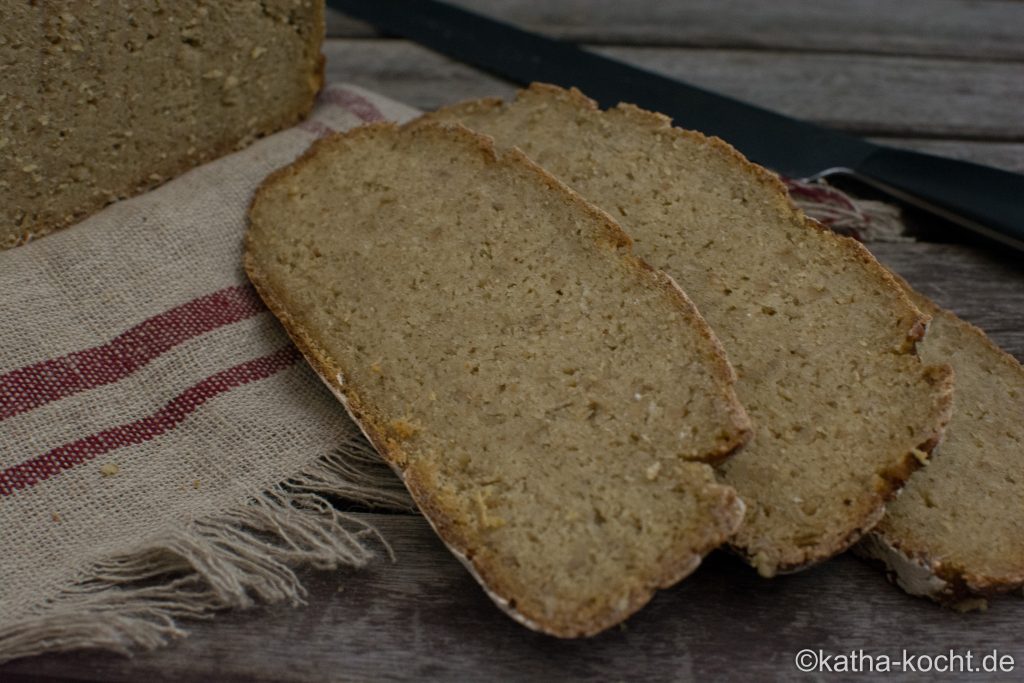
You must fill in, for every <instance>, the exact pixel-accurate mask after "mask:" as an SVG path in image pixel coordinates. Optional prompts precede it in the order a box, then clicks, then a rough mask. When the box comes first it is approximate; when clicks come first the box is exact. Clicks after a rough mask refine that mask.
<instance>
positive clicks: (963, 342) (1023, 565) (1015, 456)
mask: <svg viewBox="0 0 1024 683" xmlns="http://www.w3.org/2000/svg"><path fill="white" fill-rule="evenodd" d="M904 284H905V283H904ZM905 286H906V290H907V293H908V294H910V296H911V298H912V299H913V300H914V302H915V303H916V304H917V305H918V306H919V307H920V308H921V310H923V311H925V312H926V313H928V314H930V315H931V316H932V321H931V324H930V326H929V330H928V336H927V337H925V340H924V342H923V343H922V344H921V346H920V349H921V357H922V358H923V359H924V360H925V362H928V363H951V364H952V365H953V368H954V369H955V371H956V377H957V380H956V400H955V406H954V408H953V419H952V420H951V421H950V423H949V427H948V429H947V430H946V436H945V439H944V440H943V443H942V445H941V446H940V451H939V453H938V454H937V455H936V457H935V458H934V460H932V461H930V462H929V463H928V465H927V467H925V468H924V469H923V470H921V471H920V472H918V473H916V474H915V475H914V476H913V477H911V479H910V481H909V482H908V483H907V486H906V488H905V489H904V490H903V492H902V494H901V495H900V497H899V498H897V499H896V500H895V501H893V502H892V503H890V504H889V508H888V511H887V512H886V514H885V517H883V518H882V521H881V523H879V525H878V526H877V527H875V529H874V531H873V532H872V533H871V534H870V535H869V536H868V537H867V538H865V539H864V540H863V541H862V542H861V543H860V544H859V545H858V547H857V550H858V551H859V552H860V553H861V554H864V555H868V556H869V557H872V558H875V559H878V560H881V561H882V562H884V563H885V564H886V565H887V567H888V568H889V570H890V571H891V572H893V576H894V578H895V580H896V582H897V583H898V584H899V585H900V586H901V587H903V588H904V589H905V590H906V591H907V592H909V593H911V594H914V595H924V596H928V597H930V598H932V599H934V600H936V601H939V602H943V603H947V604H950V605H952V606H954V607H957V608H960V609H966V608H972V607H980V606H983V605H984V603H985V597H986V596H991V595H995V594H997V593H1003V592H1007V591H1012V590H1019V589H1020V588H1021V587H1022V586H1024V369H1022V368H1021V364H1020V362H1018V361H1017V359H1016V358H1014V357H1013V356H1011V355H1010V354H1008V353H1005V352H1004V351H1002V350H1001V349H999V348H998V347H997V346H996V345H995V344H993V343H992V342H991V341H990V340H989V339H988V337H986V336H985V334H984V333H983V332H982V331H981V330H979V329H978V328H976V327H974V326H972V325H970V324H968V323H966V322H964V321H963V320H961V319H960V318H958V317H957V316H956V315H954V314H953V313H951V312H949V311H944V310H942V309H941V308H939V307H938V306H936V305H935V303H933V302H932V301H930V300H929V299H928V298H927V297H925V296H924V295H922V294H919V293H918V292H915V291H914V290H913V289H911V288H910V286H909V285H906V284H905Z"/></svg>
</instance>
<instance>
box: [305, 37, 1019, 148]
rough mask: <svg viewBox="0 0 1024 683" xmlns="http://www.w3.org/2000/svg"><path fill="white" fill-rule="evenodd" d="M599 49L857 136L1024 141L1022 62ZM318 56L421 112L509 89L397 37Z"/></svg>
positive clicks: (341, 45)
mask: <svg viewBox="0 0 1024 683" xmlns="http://www.w3.org/2000/svg"><path fill="white" fill-rule="evenodd" d="M598 51H599V52H601V53H604V54H607V55H609V56H612V57H615V58H618V59H622V60H624V61H626V62H630V63H633V64H636V65H638V66H641V67H644V68H648V69H651V70H654V71H658V72H661V73H665V74H668V75H670V76H674V77H676V78H680V79H682V80H685V81H688V82H690V83H693V84H694V85H699V86H702V87H705V88H708V89H712V90H715V91H716V92H720V93H723V94H726V95H732V96H734V97H738V98H740V99H743V100H747V101H749V102H752V103H754V104H758V105H761V106H764V107H768V108H770V109H774V110H776V111H779V112H782V113H785V114H790V115H792V116H797V117H800V118H804V119H807V120H810V121H815V122H818V123H822V124H824V125H828V126H833V127H836V128H841V129H844V130H849V131H853V132H856V133H860V134H865V135H886V136H904V137H949V138H958V139H964V138H970V139H992V140H1003V141H1018V142H1020V141H1024V117H1022V116H1021V114H1020V111H1021V102H1024V65H1021V64H1016V63H987V62H964V61H953V60H939V59H919V58H898V57H879V56H863V55H861V56H858V55H843V56H840V55H829V54H800V53H786V52H767V51H764V52H758V51H749V50H717V49H715V50H697V49H681V48H635V47H602V48H598ZM324 52H325V54H326V55H327V70H328V71H327V73H328V77H329V78H331V79H334V80H343V81H350V82H353V83H357V84H359V85H364V86H366V87H369V88H373V89H376V90H379V91H380V92H382V93H384V94H386V95H389V96H391V97H394V98H397V99H400V100H403V101H405V102H407V103H409V104H412V105H414V106H418V107H421V108H426V109H433V108H435V107H437V106H439V105H441V104H447V103H450V102H454V101H457V100H460V99H465V98H470V97H481V96H485V95H507V94H510V93H511V92H513V90H514V89H513V88H512V87H511V86H510V85H508V84H507V83H504V82H503V81H500V80H498V79H496V78H493V77H491V76H489V75H487V74H484V73H482V72H480V71H478V70H476V69H473V68H471V67H468V66H465V65H463V64H459V63H456V62H453V61H452V60H449V59H447V58H445V57H442V56H440V55H438V54H437V53H434V52H431V51H429V50H427V49H425V48H423V47H420V46H418V45H415V44H413V43H410V42H407V41H402V40H386V41H385V40H348V39H345V40H329V41H327V42H326V43H325V45H324ZM683 124H684V125H685V121H684V122H683Z"/></svg>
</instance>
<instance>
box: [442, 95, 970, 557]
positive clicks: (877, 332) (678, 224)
mask: <svg viewBox="0 0 1024 683" xmlns="http://www.w3.org/2000/svg"><path fill="white" fill-rule="evenodd" d="M427 119H428V120H433V121H449V122H450V121H460V122H462V123H464V124H465V125H467V126H469V127H470V128H472V129H474V130H477V131H480V132H483V133H486V134H488V135H493V136H494V138H495V139H496V140H497V142H498V144H499V146H504V147H511V146H513V145H516V146H518V147H519V148H521V149H522V150H523V151H524V152H526V153H527V154H528V155H529V156H530V157H531V158H532V159H534V160H535V161H536V162H538V163H539V164H541V165H542V166H543V167H544V168H546V169H547V170H548V171H550V172H551V173H552V174H554V175H555V176H557V177H559V178H561V179H563V180H564V181H565V182H566V183H567V184H568V185H570V186H571V187H572V188H574V189H575V190H576V191H578V192H579V193H580V194H581V195H583V196H584V197H586V198H587V199H589V200H590V201H592V202H594V203H595V204H597V205H598V206H600V207H602V208H604V209H605V210H607V211H608V212H609V213H611V214H612V215H613V216H615V217H616V218H617V219H618V220H621V223H622V225H623V227H624V228H625V229H626V231H627V232H629V234H630V235H631V236H632V237H633V240H634V242H635V248H636V252H637V254H638V255H639V256H640V257H641V258H644V259H646V260H648V261H649V262H650V263H652V264H653V265H654V266H655V267H658V268H663V269H664V270H665V271H667V272H668V273H669V274H670V275H671V276H672V277H674V278H675V279H676V280H678V281H679V283H680V284H681V286H682V287H683V289H684V290H686V292H687V293H688V294H689V295H690V296H691V297H692V298H693V300H694V302H695V303H696V304H697V307H698V308H699V309H700V310H701V313H702V314H703V315H704V316H705V317H706V318H707V320H708V322H709V323H710V324H711V327H712V329H713V330H715V333H716V334H717V335H718V337H719V338H720V339H721V340H722V343H723V345H724V346H725V349H726V352H727V353H728V355H729V358H730V361H731V362H732V363H733V365H734V367H735V368H736V371H737V373H738V375H739V382H738V384H737V393H738V394H739V396H740V400H741V402H743V404H744V406H745V407H746V408H747V410H748V411H749V413H750V416H751V418H752V420H753V422H754V432H755V433H754V438H753V440H752V441H751V443H750V444H749V445H748V446H747V447H746V448H744V450H743V451H742V452H741V453H739V454H737V456H736V457H734V458H732V459H730V460H729V461H728V462H726V463H724V464H723V465H722V467H721V470H720V471H721V477H722V480H723V481H724V482H726V483H728V484H729V485H730V486H733V487H735V488H736V490H737V491H738V492H739V494H740V497H741V498H743V500H744V502H745V503H746V504H747V515H746V517H745V520H744V523H743V527H742V528H741V529H740V531H739V532H738V533H737V535H736V537H735V538H734V539H733V541H732V543H733V546H734V547H735V548H736V549H737V550H738V551H739V552H740V553H742V554H743V555H744V556H745V557H746V558H747V559H748V560H749V561H750V562H751V563H752V564H753V565H754V566H755V567H756V568H757V569H758V571H759V572H761V573H762V574H763V575H765V576H771V575H774V574H776V573H778V572H786V571H793V570H796V569H800V568H802V567H806V566H808V565H810V564H813V563H815V562H818V561H821V560H824V559H826V558H828V557H830V556H832V555H835V554H836V553H839V552H840V551H842V550H844V549H845V548H847V547H848V546H849V545H851V544H852V543H853V542H855V541H856V540H857V539H858V538H860V537H861V535H863V534H864V533H865V532H866V531H867V530H869V529H870V528H871V527H873V526H874V525H875V524H876V523H877V522H878V520H879V519H880V518H881V516H882V513H883V511H884V506H885V501H886V500H887V499H888V498H889V497H890V496H892V494H893V492H894V491H896V490H897V489H898V488H899V487H900V486H901V485H902V484H903V482H904V481H905V480H906V478H907V477H908V476H909V475H910V473H911V472H912V471H913V470H914V469H916V468H917V467H918V466H919V465H920V463H921V461H923V460H924V459H925V458H926V457H927V455H928V453H929V452H930V451H931V449H932V448H933V447H934V446H935V444H936V443H937V442H938V440H939V437H940V435H941V434H942V428H943V425H944V424H945V423H946V421H947V420H948V419H949V412H950V406H951V387H952V385H951V371H950V369H949V368H948V367H945V366H942V367H940V366H936V367H928V368H926V367H924V366H923V365H922V364H921V361H920V359H919V358H918V356H917V355H916V353H915V352H914V344H915V342H916V341H917V340H919V339H920V338H921V336H922V335H923V334H924V330H925V325H924V324H925V322H926V320H927V317H926V316H924V315H923V314H922V313H921V312H920V311H919V310H917V309H916V308H915V307H914V306H913V305H912V304H911V302H910V301H909V300H908V299H907V297H906V295H905V294H904V293H903V291H902V290H901V289H900V287H899V285H898V284H896V282H895V281H894V280H893V279H892V278H891V277H890V276H889V275H888V273H887V272H886V271H885V270H884V269H883V268H882V267H881V266H879V265H878V263H877V262H876V261H875V260H874V259H873V258H872V257H871V255H870V254H869V253H868V252H867V250H865V249H864V248H863V247H862V246H861V245H859V244H858V243H856V242H854V241H853V240H851V239H847V238H841V237H838V236H836V235H834V234H832V233H830V232H828V231H827V230H825V229H824V228H822V227H821V226H820V225H819V224H817V223H816V222H814V221H812V220H810V219H808V218H806V217H805V216H804V215H803V214H802V213H801V212H800V211H799V210H797V209H796V208H795V207H794V205H793V203H792V202H791V201H790V200H789V197H788V195H787V194H786V191H785V189H784V188H783V185H782V184H781V182H780V181H779V180H778V178H777V177H776V176H775V175H774V174H772V173H770V172H768V171H766V170H764V169H763V168H761V167H759V166H755V165H753V164H751V163H749V162H748V161H747V160H746V159H744V158H743V157H742V156H741V155H740V154H739V153H738V152H737V151H736V150H734V149H733V148H732V147H730V146H729V145H727V144H726V143H724V142H722V141H721V140H718V139H717V138H707V137H705V136H703V135H701V134H699V133H696V132H691V131H684V130H680V129H678V128H673V127H672V126H671V124H670V121H669V119H668V118H666V117H664V116H662V115H660V114H654V113H651V112H648V111H644V110H641V109H639V108H637V107H634V106H631V105H619V106H618V107H617V108H615V109H612V110H609V111H606V112H601V111H599V110H598V109H597V107H596V106H595V104H594V103H593V102H592V101H591V100H589V99H587V98H586V97H584V96H583V95H582V94H581V93H579V92H578V91H576V90H571V91H566V90H562V89H559V88H555V87H552V86H543V85H534V86H533V87H531V88H530V89H528V90H526V91H523V92H521V93H520V94H519V97H518V99H516V101H515V102H510V103H502V102H501V101H500V100H483V101H477V102H468V103H465V104H461V105H456V106H453V107H449V108H446V109H442V110H440V111H438V112H436V113H434V114H432V115H428V116H427Z"/></svg>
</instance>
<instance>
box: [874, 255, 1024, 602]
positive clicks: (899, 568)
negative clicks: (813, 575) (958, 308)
mask: <svg viewBox="0 0 1024 683" xmlns="http://www.w3.org/2000/svg"><path fill="white" fill-rule="evenodd" d="M892 276H893V278H894V279H895V280H896V281H897V282H898V283H899V284H900V286H901V287H902V288H903V289H904V291H905V292H907V293H908V296H911V297H913V299H914V300H915V302H916V303H917V304H918V305H920V307H921V308H922V309H925V310H926V311H927V312H928V313H929V314H930V315H931V316H932V317H933V318H935V317H938V316H943V317H944V318H945V319H946V320H947V321H949V322H951V323H952V324H953V325H955V326H956V327H958V328H959V329H961V330H963V331H965V332H967V333H969V334H970V335H972V336H973V337H974V338H975V341H976V342H977V343H979V344H980V345H981V346H982V347H983V348H984V349H985V350H986V351H988V352H990V353H992V354H993V355H994V356H995V358H997V359H998V362H1000V363H1002V364H1003V365H1004V366H1005V369H1006V372H1008V373H1014V374H1017V375H1020V376H1024V367H1022V366H1021V363H1020V361H1018V360H1017V359H1016V358H1015V357H1014V356H1012V355H1010V354H1009V353H1007V352H1006V351H1004V350H1003V349H1001V348H999V347H998V346H997V345H996V344H995V343H994V342H993V341H992V340H991V339H989V337H988V335H986V334H985V332H984V331H983V330H981V329H980V328H978V327H976V326H975V325H972V324H971V323H969V322H967V321H966V320H964V319H962V318H960V317H959V316H958V315H956V314H955V313H953V312H952V311H949V310H947V309H944V308H942V307H941V306H939V305H938V304H936V303H935V302H934V301H932V300H931V299H929V298H928V297H926V296H925V295H923V294H921V293H920V292H917V291H916V290H914V288H913V287H911V285H910V283H909V282H907V281H906V280H905V279H903V278H902V277H901V276H899V275H897V274H895V273H893V274H892ZM939 457H942V455H941V454H940V455H939ZM979 531H980V530H979ZM854 551H855V552H856V553H857V554H858V555H859V556H861V557H864V558H866V559H869V560H872V561H874V562H876V563H878V564H880V565H881V566H883V567H884V568H885V569H886V571H887V574H888V576H889V579H890V580H891V581H893V582H894V583H896V584H897V585H899V586H900V587H901V588H903V589H904V590H905V591H906V592H908V593H910V594H911V595H918V596H922V597H927V598H930V599H932V600H934V601H935V602H938V603H940V604H942V605H945V606H947V607H952V608H954V609H957V610H961V611H964V610H971V609H979V608H984V606H985V604H986V598H991V597H995V596H997V595H1001V594H1005V593H1009V592H1014V591H1019V590H1020V589H1021V588H1024V557H1020V558H1018V567H1019V568H1018V570H1017V571H1016V572H1012V573H1007V574H1003V575H999V576H990V575H984V574H978V573H976V572H973V571H971V570H970V569H968V568H967V567H965V566H963V565H962V564H960V563H957V562H951V561H947V560H942V559H940V558H937V557H933V556H932V555H931V553H930V552H929V551H928V549H927V548H926V547H925V546H924V544H915V543H914V542H913V540H912V539H899V538H896V537H895V536H892V535H890V534H887V533H886V532H885V530H884V529H882V528H876V529H873V530H872V532H871V533H870V534H869V535H868V537H866V538H865V539H864V540H863V541H862V542H861V543H859V544H858V545H857V546H856V547H855V548H854ZM922 576H925V577H927V579H922Z"/></svg>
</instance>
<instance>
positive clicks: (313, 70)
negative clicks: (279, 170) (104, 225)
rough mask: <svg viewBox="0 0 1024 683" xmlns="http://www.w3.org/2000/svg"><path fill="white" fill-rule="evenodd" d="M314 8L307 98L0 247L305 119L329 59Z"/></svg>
mask: <svg viewBox="0 0 1024 683" xmlns="http://www.w3.org/2000/svg"><path fill="white" fill-rule="evenodd" d="M313 9H314V16H313V21H314V25H313V31H312V34H311V42H310V44H309V50H310V52H311V53H313V55H312V56H313V59H312V61H311V62H310V63H309V64H308V65H307V69H306V70H308V72H309V74H310V76H309V77H310V91H309V95H308V97H306V98H305V99H304V100H302V101H297V102H296V103H295V105H294V106H293V107H292V108H291V110H290V111H288V112H287V113H286V114H285V115H284V116H282V117H280V118H279V119H277V120H275V121H266V122H264V124H263V125H261V126H258V127H256V128H254V129H251V130H245V131H241V132H240V133H239V135H238V136H235V137H232V138H227V139H224V140H222V141H220V143H219V144H217V145H215V146H213V147H209V148H207V149H203V150H198V154H197V155H196V156H195V157H193V158H181V159H179V160H178V162H177V163H176V164H175V165H174V166H173V167H172V169H171V171H170V173H168V174H167V175H166V176H165V177H161V178H160V179H159V180H153V179H152V178H151V177H149V176H147V177H145V178H142V179H140V180H136V181H134V182H131V183H128V184H127V185H125V186H122V187H119V188H115V192H114V193H113V194H115V195H116V199H114V200H104V199H100V198H93V199H92V200H91V201H89V202H85V203H82V204H80V205H79V206H78V207H76V208H75V209H74V210H73V211H72V212H71V213H70V214H69V215H66V216H65V217H63V218H62V219H59V220H55V221H36V222H35V223H33V224H31V225H28V226H25V227H23V229H22V231H21V232H20V233H19V234H17V235H13V236H9V237H7V238H6V239H0V250H4V249H11V248H13V247H17V246H21V245H22V244H26V243H28V242H30V241H32V240H34V239H39V238H40V237H44V236H46V235H49V234H50V233H52V232H56V231H57V230H61V229H63V228H66V227H69V226H71V225H74V224H75V223H78V222H80V221H83V220H85V219H86V218H88V217H89V216H91V215H93V214H95V213H97V212H99V211H100V210H101V209H103V208H105V207H107V206H109V205H110V204H112V203H113V202H115V201H120V200H122V199H129V198H131V197H135V196H137V195H140V194H142V193H144V192H148V191H150V190H153V189H155V188H157V187H160V186H161V185H163V184H164V183H166V182H168V181H170V180H173V179H174V178H176V177H178V176H180V175H181V174H183V173H185V172H186V171H189V170H191V169H193V168H195V167H196V166H199V165H201V164H204V163H206V162H208V161H213V160H214V159H219V158H220V157H222V156H226V155H227V154H230V153H231V152H235V151H238V150H239V149H241V148H243V147H245V146H246V144H248V142H249V141H251V140H252V139H258V138H262V137H265V136H267V135H270V134H272V133H276V132H277V131H279V130H282V129H284V128H287V127H289V126H292V125H295V124H296V123H298V122H300V121H302V120H303V119H305V118H306V116H308V115H309V113H310V112H311V111H312V110H313V106H314V105H315V104H316V96H317V94H318V93H319V92H320V90H321V88H323V84H324V69H325V68H326V63H327V60H326V58H325V57H324V55H323V53H322V52H320V49H319V47H320V45H321V43H322V41H323V36H324V33H325V30H326V23H325V21H326V20H325V17H324V4H323V2H321V1H320V0H316V1H315V2H313Z"/></svg>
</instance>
